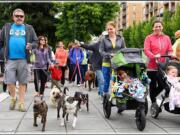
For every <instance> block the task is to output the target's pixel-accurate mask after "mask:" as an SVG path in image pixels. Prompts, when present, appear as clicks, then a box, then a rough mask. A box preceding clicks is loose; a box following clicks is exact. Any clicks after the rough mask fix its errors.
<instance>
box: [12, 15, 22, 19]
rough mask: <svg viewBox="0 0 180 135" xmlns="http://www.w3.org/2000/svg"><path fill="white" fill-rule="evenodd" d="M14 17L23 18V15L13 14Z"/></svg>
mask: <svg viewBox="0 0 180 135" xmlns="http://www.w3.org/2000/svg"><path fill="white" fill-rule="evenodd" d="M14 16H15V17H16V18H23V17H24V16H23V15H14Z"/></svg>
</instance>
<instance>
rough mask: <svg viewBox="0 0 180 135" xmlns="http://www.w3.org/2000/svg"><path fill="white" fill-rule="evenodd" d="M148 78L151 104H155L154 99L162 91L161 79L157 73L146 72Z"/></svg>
mask: <svg viewBox="0 0 180 135" xmlns="http://www.w3.org/2000/svg"><path fill="white" fill-rule="evenodd" d="M147 75H148V77H149V78H150V79H151V82H150V88H149V89H150V90H149V91H150V99H151V102H152V103H153V102H156V97H157V96H158V95H159V93H161V92H162V90H163V88H164V87H163V82H162V78H161V77H160V76H159V74H158V71H147Z"/></svg>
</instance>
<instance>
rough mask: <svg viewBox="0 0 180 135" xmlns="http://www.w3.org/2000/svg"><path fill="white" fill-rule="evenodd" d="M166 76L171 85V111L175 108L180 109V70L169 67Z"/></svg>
mask: <svg viewBox="0 0 180 135" xmlns="http://www.w3.org/2000/svg"><path fill="white" fill-rule="evenodd" d="M166 74H167V81H168V82H170V84H171V88H170V92H169V110H170V111H172V110H174V109H175V107H180V82H179V81H180V77H177V75H178V69H177V68H176V67H175V66H168V67H167V69H166Z"/></svg>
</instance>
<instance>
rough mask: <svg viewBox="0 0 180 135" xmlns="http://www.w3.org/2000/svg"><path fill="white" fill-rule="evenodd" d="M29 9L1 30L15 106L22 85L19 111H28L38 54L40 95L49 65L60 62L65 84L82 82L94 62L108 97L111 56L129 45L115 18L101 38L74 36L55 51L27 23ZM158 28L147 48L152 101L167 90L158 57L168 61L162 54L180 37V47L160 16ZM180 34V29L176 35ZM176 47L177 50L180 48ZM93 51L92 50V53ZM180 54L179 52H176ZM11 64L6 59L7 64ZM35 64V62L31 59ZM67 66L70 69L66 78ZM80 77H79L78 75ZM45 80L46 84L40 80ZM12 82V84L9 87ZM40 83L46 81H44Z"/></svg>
mask: <svg viewBox="0 0 180 135" xmlns="http://www.w3.org/2000/svg"><path fill="white" fill-rule="evenodd" d="M24 20H25V13H24V11H23V10H22V9H15V10H14V11H13V21H14V22H13V23H6V24H5V25H4V26H3V28H2V31H1V34H0V49H1V48H2V49H4V50H2V49H1V52H2V53H4V55H1V61H0V62H1V63H3V65H2V64H1V65H2V68H1V70H2V71H1V72H3V73H4V91H5V90H6V89H7V90H8V91H9V94H10V97H11V98H10V110H14V108H15V105H16V102H17V95H16V91H15V88H16V83H17V82H18V85H19V98H18V108H19V111H25V105H24V102H25V92H26V89H27V86H28V81H29V80H28V73H29V72H28V71H29V63H30V62H32V61H30V56H31V55H32V54H34V55H35V60H34V61H33V71H34V87H35V96H43V95H44V90H45V88H46V87H45V86H46V83H47V80H48V74H47V73H48V69H49V67H52V66H54V65H56V66H58V67H59V68H60V69H61V71H62V72H61V73H62V75H61V79H60V84H61V86H64V85H65V80H66V79H68V81H69V83H72V82H75V81H76V84H77V86H80V85H81V84H83V83H84V82H85V73H86V71H87V70H88V64H91V65H92V69H93V71H94V72H95V73H96V77H97V82H98V94H99V96H101V97H103V95H104V94H106V93H109V87H110V78H111V72H112V70H111V58H112V57H113V56H114V55H115V54H116V53H117V52H118V51H119V50H120V49H122V48H126V44H125V41H124V38H123V37H122V36H120V35H119V34H118V33H117V29H116V25H115V23H114V22H113V21H109V22H108V23H107V24H106V31H107V33H106V35H104V34H102V35H100V37H99V39H98V41H97V42H95V43H91V44H82V43H80V42H77V41H74V42H71V43H69V44H68V49H65V45H64V43H63V41H59V42H58V43H57V44H56V48H55V52H53V51H52V48H51V46H50V45H48V38H47V37H46V36H43V35H40V36H38V37H37V35H36V33H35V30H34V28H33V27H32V26H31V25H28V24H26V23H24ZM152 30H153V33H152V34H150V35H148V36H147V37H146V39H145V41H144V52H145V54H146V56H147V57H148V59H149V60H148V62H147V74H148V77H149V78H150V79H151V82H150V99H151V101H152V103H154V102H156V97H157V95H158V94H159V93H160V92H161V91H162V90H163V87H162V85H161V81H160V79H161V78H159V77H158V74H157V65H156V61H155V60H156V58H159V59H158V60H159V61H160V62H165V59H164V58H160V56H162V55H166V54H169V55H173V50H175V51H176V48H177V47H178V46H180V45H179V43H180V42H179V40H177V41H176V45H175V46H177V47H176V48H175V47H174V46H173V47H174V48H173V49H172V44H171V40H170V38H169V36H167V35H165V34H164V33H163V32H162V30H163V23H162V22H161V21H160V20H156V21H155V22H154V23H153V26H152ZM175 35H176V37H177V38H179V37H180V31H177V33H176V34H175ZM175 51H174V52H175ZM90 52H91V53H90ZM176 54H177V55H178V53H175V54H174V55H176ZM4 63H5V64H4ZM31 64H32V63H31ZM66 71H69V74H68V77H66V78H65V74H66ZM76 76H77V79H76ZM39 82H40V84H39ZM157 84H158V85H157ZM6 85H7V88H6ZM39 85H40V86H39Z"/></svg>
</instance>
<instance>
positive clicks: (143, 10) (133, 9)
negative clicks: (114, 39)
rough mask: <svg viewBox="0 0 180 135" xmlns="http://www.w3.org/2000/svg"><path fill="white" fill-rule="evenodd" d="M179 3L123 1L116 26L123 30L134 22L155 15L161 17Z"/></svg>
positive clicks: (148, 18) (173, 9) (172, 10)
mask: <svg viewBox="0 0 180 135" xmlns="http://www.w3.org/2000/svg"><path fill="white" fill-rule="evenodd" d="M178 3H179V4H180V2H179V1H152V2H151V1H139V2H138V1H136V2H130V1H129V2H121V3H120V8H121V9H120V12H119V13H118V15H117V18H116V20H115V22H116V26H117V28H118V29H119V30H122V29H124V28H127V27H129V26H132V25H133V23H138V22H141V21H146V20H150V18H151V17H153V16H155V17H157V18H160V19H161V17H162V16H163V12H164V11H165V10H169V11H171V12H172V13H173V12H174V11H175V8H176V6H177V4H178Z"/></svg>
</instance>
